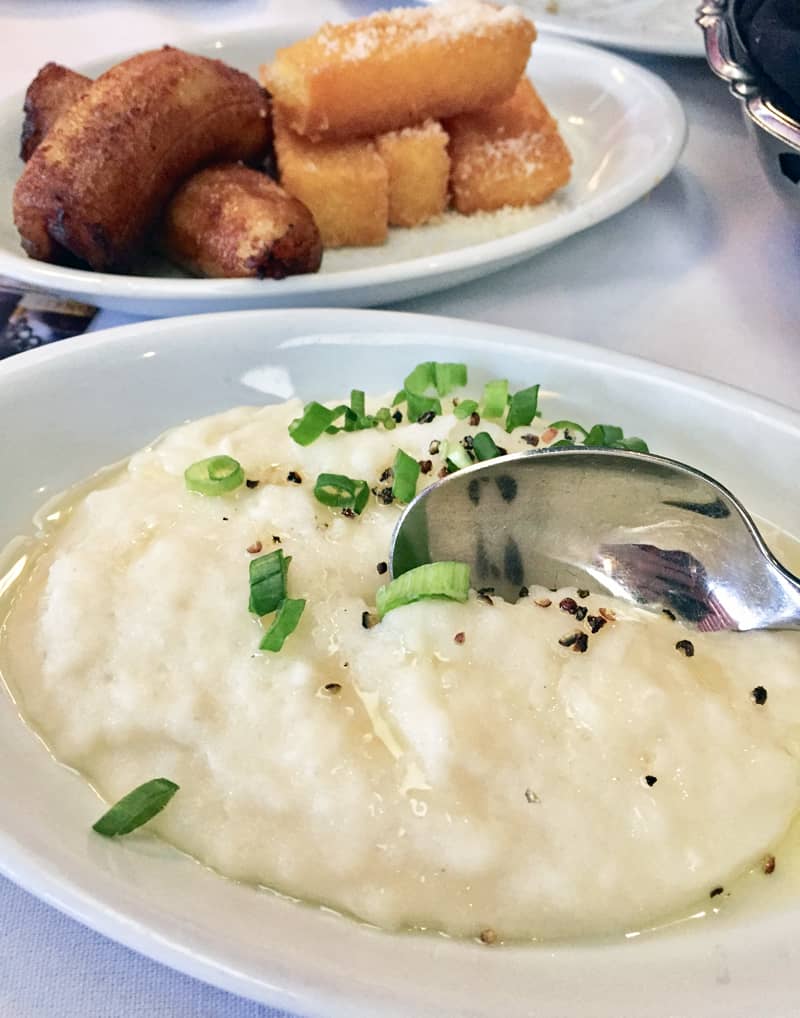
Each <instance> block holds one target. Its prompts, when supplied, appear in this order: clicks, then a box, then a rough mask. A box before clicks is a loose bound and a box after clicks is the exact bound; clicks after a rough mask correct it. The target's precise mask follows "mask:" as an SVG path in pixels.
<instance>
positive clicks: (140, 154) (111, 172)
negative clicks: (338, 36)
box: [14, 46, 271, 271]
mask: <svg viewBox="0 0 800 1018" xmlns="http://www.w3.org/2000/svg"><path fill="white" fill-rule="evenodd" d="M270 141H271V117H270V104H269V97H268V95H267V93H266V92H265V91H264V90H263V89H262V88H261V87H260V86H259V85H258V83H257V82H256V81H254V80H253V79H252V78H250V77H249V76H248V75H246V74H243V73H242V72H240V71H237V70H234V69H233V68H231V67H227V66H226V65H225V64H223V63H221V62H220V61H218V60H210V59H208V58H206V57H200V56H195V55H193V54H190V53H186V52H184V51H182V50H178V49H173V48H172V47H168V46H167V47H164V48H163V49H160V50H152V51H150V52H147V53H141V54H139V55H138V56H135V57H132V58H131V59H130V60H126V61H124V62H123V63H121V64H117V66H116V67H113V68H111V70H110V71H107V72H106V73H105V74H103V75H101V76H100V77H99V78H98V79H97V81H95V82H94V83H93V84H92V85H91V86H90V87H89V88H88V90H87V91H86V92H85V93H84V94H83V95H82V96H81V97H80V98H78V100H77V101H76V102H75V103H74V104H73V105H71V106H70V108H69V109H67V110H66V111H65V112H64V113H63V114H62V115H61V116H60V117H58V119H57V122H56V123H55V124H54V126H53V128H52V130H51V131H50V133H49V134H48V135H47V137H46V139H45V140H44V141H43V142H42V143H41V144H40V145H39V146H38V148H37V149H36V151H35V152H34V153H33V155H32V156H31V158H30V160H29V161H28V164H27V166H26V167H25V170H24V171H23V174H22V176H21V177H20V179H19V181H18V182H17V186H16V188H15V191H14V221H15V223H16V226H17V229H18V230H19V233H20V237H21V238H22V245H23V247H24V249H25V250H26V251H27V253H28V254H29V255H30V256H31V257H33V258H38V259H40V260H42V261H65V260H70V258H75V259H78V260H79V261H81V262H85V263H87V264H88V265H89V266H90V267H91V268H93V269H98V270H101V271H109V270H111V271H120V270H124V269H125V268H127V267H128V266H129V265H130V264H131V262H132V260H133V259H134V258H135V257H136V255H137V254H139V253H140V252H141V250H142V249H143V247H144V245H145V244H146V242H147V240H148V238H149V235H150V233H151V231H152V230H153V228H154V227H155V225H156V222H157V220H158V217H159V215H160V213H161V212H162V210H163V208H164V205H165V203H166V202H167V200H168V199H169V197H170V195H171V194H172V193H173V192H174V190H175V189H176V187H177V186H178V185H179V184H180V183H181V182H182V181H183V180H184V179H185V178H186V177H188V176H189V175H190V174H191V173H193V172H194V171H195V170H196V169H198V168H200V167H202V166H205V165H207V164H209V163H211V162H217V161H220V160H233V161H235V160H240V159H241V160H244V161H246V162H256V161H258V160H259V159H262V158H263V157H264V155H265V153H266V152H267V149H268V148H269V145H270Z"/></svg>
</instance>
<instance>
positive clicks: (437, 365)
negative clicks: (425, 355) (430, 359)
mask: <svg viewBox="0 0 800 1018" xmlns="http://www.w3.org/2000/svg"><path fill="white" fill-rule="evenodd" d="M433 384H434V385H435V386H436V391H437V392H438V393H439V395H440V396H446V395H447V394H448V392H452V391H453V389H457V388H459V387H460V386H463V385H466V384H467V365H466V364H447V363H442V362H441V361H434V363H433Z"/></svg>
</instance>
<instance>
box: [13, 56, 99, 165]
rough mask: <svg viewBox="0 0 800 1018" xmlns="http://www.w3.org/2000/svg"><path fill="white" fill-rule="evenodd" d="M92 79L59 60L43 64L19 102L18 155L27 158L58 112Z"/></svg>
mask: <svg viewBox="0 0 800 1018" xmlns="http://www.w3.org/2000/svg"><path fill="white" fill-rule="evenodd" d="M91 84H92V79H91V78H87V77H86V76H85V75H83V74H78V73H77V72H76V71H71V70H70V69H69V68H68V67H62V66H61V64H54V63H52V62H50V63H49V64H45V65H44V67H43V68H42V69H41V70H40V71H39V73H38V74H37V75H36V77H35V78H34V79H33V81H32V82H31V83H30V85H28V90H27V92H26V93H25V105H24V106H23V113H24V120H23V122H22V137H21V138H20V152H19V154H20V157H21V158H22V159H24V160H25V162H27V161H28V160H29V159H30V157H31V156H32V155H33V153H34V152H35V151H36V149H37V148H38V147H39V144H40V143H41V142H42V141H43V140H44V137H45V135H47V134H48V133H49V132H50V128H51V127H52V126H53V124H55V122H56V121H57V120H58V118H59V117H60V116H61V114H62V113H66V112H67V110H68V109H69V108H70V107H71V106H74V105H75V103H76V102H77V101H78V99H80V98H81V96H82V95H84V94H85V93H86V92H87V91H88V90H89V86H90V85H91Z"/></svg>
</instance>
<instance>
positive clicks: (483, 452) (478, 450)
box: [472, 431, 502, 460]
mask: <svg viewBox="0 0 800 1018" xmlns="http://www.w3.org/2000/svg"><path fill="white" fill-rule="evenodd" d="M472 451H473V452H474V453H475V455H476V456H477V458H478V459H479V460H492V459H494V458H495V456H501V455H502V453H501V452H500V449H499V448H498V447H497V445H495V441H494V439H493V438H492V436H491V435H490V434H489V433H488V431H479V432H478V434H477V435H476V436H475V437H474V438H473V440H472Z"/></svg>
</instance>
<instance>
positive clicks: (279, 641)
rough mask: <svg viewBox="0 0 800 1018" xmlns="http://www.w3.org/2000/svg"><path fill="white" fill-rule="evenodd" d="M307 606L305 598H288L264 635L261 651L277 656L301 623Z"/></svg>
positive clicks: (260, 645) (260, 646)
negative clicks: (270, 652) (301, 617)
mask: <svg viewBox="0 0 800 1018" xmlns="http://www.w3.org/2000/svg"><path fill="white" fill-rule="evenodd" d="M305 606H306V602H305V598H302V597H295V598H291V597H287V598H286V599H285V600H284V601H283V602H282V603H281V606H280V608H279V609H278V614H277V615H276V616H275V618H274V619H273V620H272V624H271V625H270V627H269V629H268V630H267V631H266V633H264V636H263V639H262V640H261V643H260V644H259V649H260V650H269V651H272V653H273V654H277V653H278V651H280V650H281V649H282V648H283V645H284V643H285V642H286V637H287V636H290V635H291V634H292V633H293V632H294V631H295V629H297V624H298V622H299V621H300V616H301V615H302V614H303V609H304V608H305Z"/></svg>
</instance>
